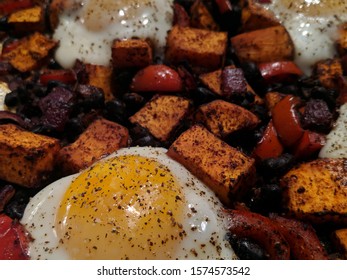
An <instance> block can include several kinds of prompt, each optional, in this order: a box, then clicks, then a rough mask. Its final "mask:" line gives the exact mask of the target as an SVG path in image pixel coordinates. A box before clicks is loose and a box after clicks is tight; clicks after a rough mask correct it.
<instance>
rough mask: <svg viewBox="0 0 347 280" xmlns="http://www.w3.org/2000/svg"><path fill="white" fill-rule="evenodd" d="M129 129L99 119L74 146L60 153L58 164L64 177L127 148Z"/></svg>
mask: <svg viewBox="0 0 347 280" xmlns="http://www.w3.org/2000/svg"><path fill="white" fill-rule="evenodd" d="M129 141H130V140H129V132H128V129H127V128H125V127H123V126H121V125H119V124H117V123H114V122H111V121H108V120H106V119H97V120H95V121H94V122H93V123H91V124H90V125H89V127H88V128H87V129H86V130H85V131H84V132H83V133H82V134H81V135H80V136H79V138H78V139H77V140H76V141H75V142H74V143H72V144H70V145H68V146H65V147H64V148H62V149H61V150H60V151H59V154H58V162H59V166H60V167H61V169H62V170H63V174H64V175H68V174H73V173H77V172H79V171H80V170H82V169H84V168H87V167H89V166H91V165H92V164H93V163H94V162H96V161H97V160H99V159H101V158H103V157H105V156H107V155H109V154H111V153H112V152H115V151H116V150H118V149H120V148H123V147H127V146H128V144H129Z"/></svg>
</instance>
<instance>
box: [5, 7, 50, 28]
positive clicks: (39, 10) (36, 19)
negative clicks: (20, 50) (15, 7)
mask: <svg viewBox="0 0 347 280" xmlns="http://www.w3.org/2000/svg"><path fill="white" fill-rule="evenodd" d="M7 22H8V23H9V24H10V25H11V26H13V29H14V31H15V32H16V33H17V34H25V33H30V32H34V31H37V32H43V31H44V29H45V17H44V10H43V7H41V6H35V7H32V8H28V9H24V10H19V11H17V12H15V13H12V14H11V15H10V16H9V18H8V20H7Z"/></svg>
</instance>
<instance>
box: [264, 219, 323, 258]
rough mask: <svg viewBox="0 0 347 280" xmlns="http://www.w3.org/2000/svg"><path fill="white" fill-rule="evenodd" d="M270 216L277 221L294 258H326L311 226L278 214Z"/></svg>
mask: <svg viewBox="0 0 347 280" xmlns="http://www.w3.org/2000/svg"><path fill="white" fill-rule="evenodd" d="M270 218H271V219H272V220H273V221H274V222H276V223H277V225H278V228H279V230H280V232H281V233H282V235H283V236H284V237H285V238H286V240H287V241H288V243H289V246H290V254H291V256H292V258H294V259H296V260H327V259H328V255H327V253H326V251H325V249H324V247H323V246H322V244H321V243H320V241H319V239H318V237H317V234H316V232H315V230H314V229H313V227H312V226H310V225H308V224H306V223H304V222H301V221H297V220H294V219H287V218H283V217H280V216H278V215H271V216H270Z"/></svg>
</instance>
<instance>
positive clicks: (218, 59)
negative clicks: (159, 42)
mask: <svg viewBox="0 0 347 280" xmlns="http://www.w3.org/2000/svg"><path fill="white" fill-rule="evenodd" d="M166 45H167V50H166V59H167V60H168V61H170V62H171V63H176V64H177V63H180V62H183V61H188V62H189V63H191V64H192V65H193V66H197V67H203V68H207V69H217V68H219V67H221V66H223V64H224V58H225V53H226V49H227V33H226V32H216V31H210V30H204V29H197V28H190V27H180V26H174V27H173V28H172V29H171V31H170V32H169V35H168V37H167V44H166Z"/></svg>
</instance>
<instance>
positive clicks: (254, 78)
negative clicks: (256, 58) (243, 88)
mask: <svg viewBox="0 0 347 280" xmlns="http://www.w3.org/2000/svg"><path fill="white" fill-rule="evenodd" d="M240 66H241V68H242V70H243V74H244V75H245V77H246V80H247V82H248V83H249V85H250V86H251V87H252V88H253V89H254V90H255V91H256V92H257V93H258V94H259V95H261V96H263V95H264V94H265V93H266V92H267V89H266V85H265V81H264V78H263V76H262V75H261V73H260V71H259V68H258V66H257V65H256V64H255V63H254V62H244V63H242V64H241V65H240Z"/></svg>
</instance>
